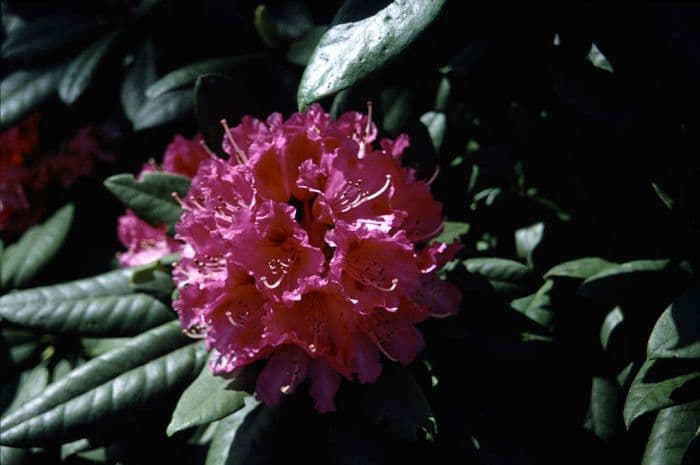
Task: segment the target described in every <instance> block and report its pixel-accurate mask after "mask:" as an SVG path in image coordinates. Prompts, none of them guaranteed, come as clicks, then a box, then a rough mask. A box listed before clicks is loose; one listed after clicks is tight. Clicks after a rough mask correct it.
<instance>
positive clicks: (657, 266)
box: [578, 260, 679, 302]
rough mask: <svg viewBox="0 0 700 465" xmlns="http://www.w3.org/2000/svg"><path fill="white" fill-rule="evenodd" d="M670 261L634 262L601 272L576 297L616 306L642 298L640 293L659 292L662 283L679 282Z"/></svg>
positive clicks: (580, 289) (582, 286) (589, 280)
mask: <svg viewBox="0 0 700 465" xmlns="http://www.w3.org/2000/svg"><path fill="white" fill-rule="evenodd" d="M677 272H678V270H676V269H674V267H673V266H672V263H671V261H670V260H635V261H632V262H627V263H622V264H620V265H615V266H611V267H607V268H604V269H603V270H602V271H599V272H598V273H596V274H594V275H593V276H591V277H589V278H587V279H586V280H585V281H584V282H583V284H582V285H581V287H580V288H579V291H578V292H579V294H581V295H583V296H585V297H589V298H592V299H596V300H604V301H614V302H618V301H620V299H634V298H638V297H639V296H641V295H643V294H641V293H640V292H639V290H640V289H642V290H643V289H650V288H652V287H655V288H656V289H659V288H660V287H661V284H662V283H664V282H665V283H666V284H674V285H675V283H678V282H679V276H678V275H677Z"/></svg>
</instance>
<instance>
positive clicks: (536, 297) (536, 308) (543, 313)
mask: <svg viewBox="0 0 700 465" xmlns="http://www.w3.org/2000/svg"><path fill="white" fill-rule="evenodd" d="M553 286H554V282H553V281H546V282H545V283H544V284H543V285H542V287H540V288H539V289H538V290H537V292H535V293H534V294H532V295H528V296H525V297H521V298H519V299H515V300H513V301H512V302H511V306H512V307H513V308H514V309H516V310H517V311H519V312H520V313H522V314H523V315H525V316H526V317H528V318H530V319H531V320H532V321H534V322H536V323H538V324H540V325H542V326H549V325H550V324H551V322H552V318H553V316H554V315H553V313H552V308H551V304H552V301H551V298H550V295H549V293H550V291H551V290H552V287H553Z"/></svg>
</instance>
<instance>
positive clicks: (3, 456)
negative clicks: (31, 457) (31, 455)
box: [0, 446, 27, 465]
mask: <svg viewBox="0 0 700 465" xmlns="http://www.w3.org/2000/svg"><path fill="white" fill-rule="evenodd" d="M26 456H27V451H26V450H24V449H17V448H15V447H5V446H0V463H2V465H22V464H23V463H24V458H25V457H26Z"/></svg>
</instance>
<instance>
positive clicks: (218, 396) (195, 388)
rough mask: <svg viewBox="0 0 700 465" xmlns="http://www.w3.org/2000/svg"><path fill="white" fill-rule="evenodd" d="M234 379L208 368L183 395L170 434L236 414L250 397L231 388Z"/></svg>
mask: <svg viewBox="0 0 700 465" xmlns="http://www.w3.org/2000/svg"><path fill="white" fill-rule="evenodd" d="M230 385H231V380H230V379H224V378H222V377H220V376H215V375H214V374H213V373H212V372H211V368H209V367H208V366H205V367H204V369H202V372H201V373H200V374H199V376H198V377H197V379H195V380H194V382H193V383H192V384H191V385H190V386H189V387H188V388H187V389H186V390H185V392H183V393H182V396H181V397H180V400H179V401H178V403H177V407H175V411H174V412H173V417H172V420H171V421H170V424H169V425H168V429H167V434H168V436H172V435H173V434H175V433H177V432H178V431H182V430H183V429H186V428H190V427H192V426H199V425H205V424H207V423H211V422H212V421H216V420H220V419H221V418H223V417H225V416H228V415H230V414H232V413H233V412H235V411H237V410H238V409H240V408H241V407H243V403H244V401H245V398H246V397H248V396H249V394H248V393H247V392H245V391H236V390H234V389H232V388H231V386H230Z"/></svg>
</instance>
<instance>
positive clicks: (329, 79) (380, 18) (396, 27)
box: [297, 0, 445, 108]
mask: <svg viewBox="0 0 700 465" xmlns="http://www.w3.org/2000/svg"><path fill="white" fill-rule="evenodd" d="M353 3H360V2H353V1H350V2H347V3H346V5H345V6H344V10H343V13H345V16H346V17H347V16H350V15H352V10H353V9H354V8H355V7H354V5H353ZM444 4H445V2H444V1H442V0H440V1H424V0H404V1H400V2H399V1H395V2H392V3H390V4H389V5H388V6H387V7H386V8H384V9H382V10H380V11H378V12H377V13H376V14H375V15H373V16H370V17H368V18H365V19H362V20H360V21H356V22H345V20H346V17H342V15H341V17H337V16H336V19H335V20H334V23H335V24H334V25H333V26H332V27H331V28H330V29H329V30H328V31H327V32H326V33H325V34H324V35H323V37H321V40H320V41H319V43H318V45H317V46H316V50H315V51H314V53H313V55H312V56H311V58H310V59H309V64H308V65H307V66H306V69H305V70H304V75H303V76H302V78H301V83H300V84H299V91H298V92H297V103H298V105H299V108H304V107H306V106H307V105H309V104H311V103H313V102H315V101H317V100H320V99H322V98H323V97H327V96H329V95H333V94H335V93H336V92H338V91H341V90H343V89H347V88H348V87H350V86H352V85H354V84H357V83H358V82H360V81H361V80H362V79H364V78H366V77H367V76H369V75H370V74H372V73H376V72H377V71H379V70H381V69H382V68H383V67H384V66H386V65H387V63H389V62H390V61H391V60H392V59H395V58H396V57H397V56H399V55H400V54H401V53H402V52H405V50H406V49H407V48H408V47H409V46H410V45H411V44H412V43H414V42H415V41H416V39H417V38H418V37H419V36H420V35H421V33H422V32H423V31H424V30H425V29H426V28H427V27H428V26H430V24H431V23H432V22H433V21H434V20H435V18H436V17H437V16H438V15H439V14H440V11H441V10H442V7H443V5H444Z"/></svg>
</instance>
